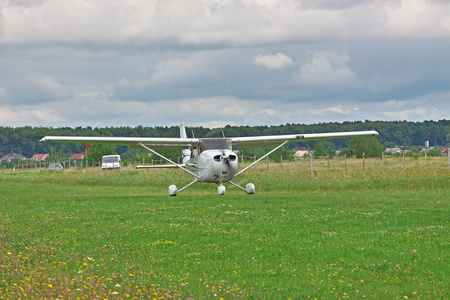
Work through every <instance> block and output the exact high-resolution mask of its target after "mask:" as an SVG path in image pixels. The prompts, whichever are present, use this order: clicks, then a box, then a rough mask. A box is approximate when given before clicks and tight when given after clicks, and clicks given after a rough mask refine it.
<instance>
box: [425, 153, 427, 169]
mask: <svg viewBox="0 0 450 300" xmlns="http://www.w3.org/2000/svg"><path fill="white" fill-rule="evenodd" d="M426 166H427V150H425V167H426Z"/></svg>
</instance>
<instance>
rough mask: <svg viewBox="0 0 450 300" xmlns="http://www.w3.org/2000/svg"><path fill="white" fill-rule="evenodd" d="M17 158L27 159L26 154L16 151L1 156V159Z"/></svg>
mask: <svg viewBox="0 0 450 300" xmlns="http://www.w3.org/2000/svg"><path fill="white" fill-rule="evenodd" d="M15 158H18V159H26V157H25V156H23V155H20V154H17V153H14V152H12V151H11V152H10V153H9V154H7V155H5V156H3V157H1V158H0V161H11V160H12V159H15Z"/></svg>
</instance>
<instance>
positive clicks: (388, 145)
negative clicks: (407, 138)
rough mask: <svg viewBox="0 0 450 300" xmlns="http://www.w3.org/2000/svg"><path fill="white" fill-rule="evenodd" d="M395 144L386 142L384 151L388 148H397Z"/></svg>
mask: <svg viewBox="0 0 450 300" xmlns="http://www.w3.org/2000/svg"><path fill="white" fill-rule="evenodd" d="M395 146H396V145H395V143H394V142H384V144H383V148H384V149H386V148H395Z"/></svg>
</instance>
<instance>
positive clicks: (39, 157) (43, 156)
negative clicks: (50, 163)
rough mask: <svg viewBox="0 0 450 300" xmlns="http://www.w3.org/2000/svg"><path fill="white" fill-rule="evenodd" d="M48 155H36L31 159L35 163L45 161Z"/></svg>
mask: <svg viewBox="0 0 450 300" xmlns="http://www.w3.org/2000/svg"><path fill="white" fill-rule="evenodd" d="M47 156H48V153H47V154H35V155H33V156H32V157H31V160H34V161H44V160H46V159H47Z"/></svg>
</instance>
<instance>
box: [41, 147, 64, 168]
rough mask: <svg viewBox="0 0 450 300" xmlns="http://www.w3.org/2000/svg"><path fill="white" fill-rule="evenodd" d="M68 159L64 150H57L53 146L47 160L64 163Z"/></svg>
mask: <svg viewBox="0 0 450 300" xmlns="http://www.w3.org/2000/svg"><path fill="white" fill-rule="evenodd" d="M66 159H67V155H66V154H65V153H64V152H63V151H61V150H60V151H56V150H55V148H53V147H51V148H50V153H49V154H48V156H47V158H46V161H47V162H49V163H53V162H59V163H61V164H62V163H63V162H64V161H65V160H66Z"/></svg>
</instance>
